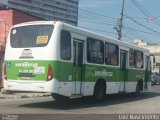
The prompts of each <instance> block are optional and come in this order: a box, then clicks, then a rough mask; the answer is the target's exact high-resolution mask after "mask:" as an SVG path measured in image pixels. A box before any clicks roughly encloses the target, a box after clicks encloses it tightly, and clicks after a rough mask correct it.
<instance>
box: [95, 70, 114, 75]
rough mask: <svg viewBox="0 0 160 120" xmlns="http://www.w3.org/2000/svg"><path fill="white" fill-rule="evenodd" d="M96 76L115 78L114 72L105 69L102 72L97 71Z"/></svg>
mask: <svg viewBox="0 0 160 120" xmlns="http://www.w3.org/2000/svg"><path fill="white" fill-rule="evenodd" d="M95 76H101V77H102V76H104V77H112V76H113V72H108V71H106V70H105V69H104V70H102V71H95Z"/></svg>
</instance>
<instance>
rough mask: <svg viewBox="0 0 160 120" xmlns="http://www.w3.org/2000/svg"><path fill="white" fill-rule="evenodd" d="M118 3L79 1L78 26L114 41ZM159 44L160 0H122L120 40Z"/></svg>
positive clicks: (119, 3)
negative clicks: (122, 14) (122, 12)
mask: <svg viewBox="0 0 160 120" xmlns="http://www.w3.org/2000/svg"><path fill="white" fill-rule="evenodd" d="M121 8H122V0H79V12H78V26H79V27H82V28H85V29H89V30H91V31H94V32H96V33H100V34H102V35H106V36H110V37H113V38H118V34H117V31H116V28H117V25H118V19H119V18H120V11H121ZM134 39H142V40H143V41H144V42H148V43H150V44H160V0H125V4H124V16H123V27H122V39H121V40H123V41H125V42H133V40H134Z"/></svg>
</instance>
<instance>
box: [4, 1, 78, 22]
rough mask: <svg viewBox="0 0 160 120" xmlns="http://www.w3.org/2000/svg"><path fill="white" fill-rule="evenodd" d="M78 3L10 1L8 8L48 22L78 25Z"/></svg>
mask: <svg viewBox="0 0 160 120" xmlns="http://www.w3.org/2000/svg"><path fill="white" fill-rule="evenodd" d="M78 3H79V0H8V4H7V7H8V8H13V9H16V10H20V11H22V12H25V13H27V14H30V15H34V16H37V17H41V18H43V19H46V20H60V21H64V22H67V23H70V24H73V25H77V23H78ZM5 4H6V3H5Z"/></svg>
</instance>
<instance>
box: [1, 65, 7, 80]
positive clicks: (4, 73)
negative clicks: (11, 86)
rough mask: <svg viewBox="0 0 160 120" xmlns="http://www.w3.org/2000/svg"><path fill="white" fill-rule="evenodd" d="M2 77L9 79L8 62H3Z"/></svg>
mask: <svg viewBox="0 0 160 120" xmlns="http://www.w3.org/2000/svg"><path fill="white" fill-rule="evenodd" d="M2 79H3V80H4V79H5V80H7V72H6V64H3V69H2Z"/></svg>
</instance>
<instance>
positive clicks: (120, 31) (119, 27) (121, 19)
mask: <svg viewBox="0 0 160 120" xmlns="http://www.w3.org/2000/svg"><path fill="white" fill-rule="evenodd" d="M124 1H125V0H122V8H121V13H120V18H119V20H118V26H117V27H116V28H115V29H116V30H117V32H118V40H121V37H122V27H123V11H124Z"/></svg>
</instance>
